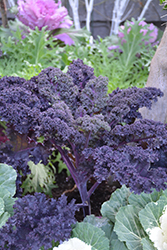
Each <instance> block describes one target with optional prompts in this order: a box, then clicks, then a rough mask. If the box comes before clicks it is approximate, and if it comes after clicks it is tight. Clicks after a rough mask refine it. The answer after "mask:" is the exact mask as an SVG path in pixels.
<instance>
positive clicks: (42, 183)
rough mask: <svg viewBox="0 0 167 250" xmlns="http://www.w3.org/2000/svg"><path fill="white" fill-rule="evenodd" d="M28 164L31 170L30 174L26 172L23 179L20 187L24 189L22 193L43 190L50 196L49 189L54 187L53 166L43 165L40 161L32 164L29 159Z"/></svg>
mask: <svg viewBox="0 0 167 250" xmlns="http://www.w3.org/2000/svg"><path fill="white" fill-rule="evenodd" d="M28 166H29V168H30V170H31V174H28V175H27V177H26V179H25V180H24V181H23V184H22V186H21V187H22V188H23V189H24V192H23V195H25V194H26V193H32V192H44V193H45V194H48V195H49V196H50V197H52V192H51V190H52V189H53V188H55V187H57V186H56V185H55V168H53V166H52V168H51V167H49V166H48V165H47V166H45V165H44V164H42V163H41V162H39V163H38V164H34V162H32V161H29V162H28Z"/></svg>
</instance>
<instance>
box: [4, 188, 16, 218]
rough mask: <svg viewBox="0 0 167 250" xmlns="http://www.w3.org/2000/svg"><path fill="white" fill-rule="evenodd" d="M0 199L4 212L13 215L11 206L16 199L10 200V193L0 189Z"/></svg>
mask: <svg viewBox="0 0 167 250" xmlns="http://www.w3.org/2000/svg"><path fill="white" fill-rule="evenodd" d="M0 197H1V198H2V199H3V201H4V206H5V211H6V212H8V213H9V214H10V215H13V205H14V203H15V200H17V198H12V197H11V194H10V192H9V191H8V190H6V189H4V188H1V189H0Z"/></svg>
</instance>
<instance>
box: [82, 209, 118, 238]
mask: <svg viewBox="0 0 167 250" xmlns="http://www.w3.org/2000/svg"><path fill="white" fill-rule="evenodd" d="M83 222H88V223H90V224H91V225H93V226H95V227H98V228H101V229H102V230H103V231H104V232H105V235H106V237H107V238H108V239H109V240H110V237H111V234H112V231H113V223H111V222H110V221H109V220H108V219H107V218H106V217H101V218H99V217H96V216H94V215H93V214H92V215H88V216H86V217H85V218H84V220H83Z"/></svg>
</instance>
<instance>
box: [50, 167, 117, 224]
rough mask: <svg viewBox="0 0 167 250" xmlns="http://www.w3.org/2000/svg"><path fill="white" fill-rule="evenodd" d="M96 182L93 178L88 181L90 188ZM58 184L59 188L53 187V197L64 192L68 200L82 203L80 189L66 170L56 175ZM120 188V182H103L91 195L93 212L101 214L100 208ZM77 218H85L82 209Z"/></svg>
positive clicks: (97, 214)
mask: <svg viewBox="0 0 167 250" xmlns="http://www.w3.org/2000/svg"><path fill="white" fill-rule="evenodd" d="M94 182H95V180H94V179H91V180H90V181H89V182H88V190H89V189H90V188H91V186H92V185H93V183H94ZM56 185H57V188H54V189H52V194H53V198H55V199H57V198H58V197H60V196H61V195H62V194H65V195H66V196H67V197H68V198H67V199H68V201H71V200H72V199H76V203H81V199H80V195H79V192H78V189H77V187H76V185H75V183H74V181H73V179H72V177H71V176H70V177H68V176H67V174H66V170H63V171H62V172H61V173H60V174H57V175H56ZM117 188H120V185H119V183H117V182H115V183H112V184H109V183H108V182H104V181H103V182H102V183H101V184H100V185H99V186H98V187H97V189H96V190H95V192H94V193H93V194H92V195H91V197H90V202H91V213H92V214H94V215H95V216H101V214H100V209H101V205H102V204H103V202H105V201H107V200H109V199H110V197H111V194H112V193H113V192H114V191H115V190H116V189H117ZM75 217H76V219H77V221H79V222H80V221H82V220H83V212H82V209H80V210H79V211H78V212H76V216H75Z"/></svg>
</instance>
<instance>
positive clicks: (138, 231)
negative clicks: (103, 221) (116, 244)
mask: <svg viewBox="0 0 167 250" xmlns="http://www.w3.org/2000/svg"><path fill="white" fill-rule="evenodd" d="M138 212H139V209H138V208H136V207H135V206H132V205H127V206H125V207H121V208H120V209H119V211H118V213H117V215H116V222H115V226H114V231H115V232H116V233H117V235H118V239H119V240H120V241H124V242H126V245H127V247H128V249H129V250H134V249H135V250H143V249H142V244H141V239H142V238H143V237H145V236H146V233H145V232H144V230H143V228H142V226H141V223H140V221H139V217H138Z"/></svg>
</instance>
